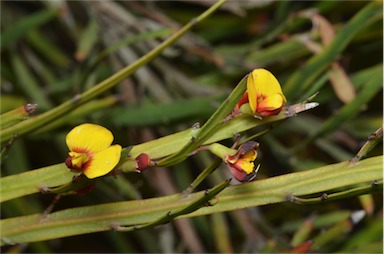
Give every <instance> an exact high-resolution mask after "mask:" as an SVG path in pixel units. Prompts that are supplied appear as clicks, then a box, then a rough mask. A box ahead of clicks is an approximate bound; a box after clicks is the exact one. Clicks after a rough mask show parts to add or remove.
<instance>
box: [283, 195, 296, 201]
mask: <svg viewBox="0 0 384 254" xmlns="http://www.w3.org/2000/svg"><path fill="white" fill-rule="evenodd" d="M284 199H285V200H286V201H288V202H292V203H294V202H296V201H297V197H296V196H295V195H293V194H292V193H287V194H286V195H285V197H284Z"/></svg>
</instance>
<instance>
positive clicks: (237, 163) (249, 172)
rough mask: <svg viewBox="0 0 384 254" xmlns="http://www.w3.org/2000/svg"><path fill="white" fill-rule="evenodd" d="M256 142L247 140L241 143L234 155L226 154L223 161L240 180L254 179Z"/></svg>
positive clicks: (255, 172) (256, 169) (256, 168)
mask: <svg viewBox="0 0 384 254" xmlns="http://www.w3.org/2000/svg"><path fill="white" fill-rule="evenodd" d="M258 146H259V144H258V143H257V142H254V141H248V142H246V143H244V144H243V145H241V146H240V147H239V149H238V150H237V152H236V153H235V154H234V155H227V156H226V157H225V159H224V162H225V163H226V164H227V165H228V166H229V169H230V171H231V173H232V175H233V176H234V177H235V178H236V180H238V181H240V182H250V181H252V180H253V179H255V177H256V174H257V171H258V167H256V166H255V160H256V157H257V151H256V148H257V147H258Z"/></svg>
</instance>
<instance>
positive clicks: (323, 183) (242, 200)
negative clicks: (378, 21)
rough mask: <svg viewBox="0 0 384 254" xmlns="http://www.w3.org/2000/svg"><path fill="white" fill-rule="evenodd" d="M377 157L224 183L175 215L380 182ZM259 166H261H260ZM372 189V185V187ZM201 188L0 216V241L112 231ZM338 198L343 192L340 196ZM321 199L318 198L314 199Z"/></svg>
mask: <svg viewBox="0 0 384 254" xmlns="http://www.w3.org/2000/svg"><path fill="white" fill-rule="evenodd" d="M382 160H383V156H377V157H372V158H369V159H365V160H362V161H360V162H358V163H356V164H351V163H350V162H349V161H344V162H340V163H337V164H332V165H327V166H324V167H320V168H315V169H311V170H307V171H303V172H297V173H290V174H285V175H280V176H276V177H271V178H268V179H263V180H256V181H253V182H250V183H246V184H241V185H236V186H230V187H228V188H226V189H225V190H223V191H222V192H221V193H220V194H219V195H218V196H217V198H218V202H217V204H215V205H214V206H210V207H203V208H200V209H198V210H197V211H195V212H192V213H189V214H186V215H182V216H181V217H194V216H201V215H206V214H213V213H218V212H225V211H232V210H237V209H242V208H247V207H253V206H260V205H266V204H273V203H279V202H284V201H286V200H287V197H290V196H295V197H297V196H303V195H310V194H316V193H322V192H327V191H331V190H333V189H335V188H343V187H344V188H346V189H348V188H353V186H356V185H358V184H365V185H371V183H372V182H373V181H376V180H381V179H382V177H383V174H382ZM261 170H262V168H261ZM372 192H375V186H374V185H372ZM201 195H202V192H197V193H193V194H189V195H185V194H176V195H171V196H165V197H159V198H151V199H146V200H133V201H126V202H116V203H112V204H102V205H96V206H86V207H77V208H72V209H66V210H63V211H58V212H54V213H52V214H48V215H46V216H43V215H42V214H34V215H28V216H22V217H15V218H9V219H3V220H1V222H0V227H1V229H2V242H1V245H5V244H10V243H24V242H34V241H43V240H48V239H56V238H61V237H67V236H73V235H79V234H86V233H92V232H99V231H106V230H112V229H113V225H125V226H130V225H132V226H133V225H141V224H146V223H151V222H153V221H154V218H161V217H162V216H164V214H166V213H168V212H172V211H178V210H179V209H181V208H183V207H187V206H188V205H190V204H191V203H193V202H194V201H195V198H196V197H200V196H201ZM340 198H343V196H340ZM319 202H321V201H319Z"/></svg>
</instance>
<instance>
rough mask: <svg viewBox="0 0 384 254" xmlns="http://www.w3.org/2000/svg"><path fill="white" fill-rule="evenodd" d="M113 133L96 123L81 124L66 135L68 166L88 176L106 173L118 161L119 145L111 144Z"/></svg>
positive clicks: (66, 162)
mask: <svg viewBox="0 0 384 254" xmlns="http://www.w3.org/2000/svg"><path fill="white" fill-rule="evenodd" d="M112 141H113V135H112V133H111V131H109V130H108V129H106V128H104V127H102V126H100V125H96V124H89V123H85V124H81V125H79V126H77V127H75V128H73V129H72V130H71V131H70V132H69V133H68V134H67V137H66V143H67V146H68V148H69V151H70V152H69V157H68V158H67V159H66V160H65V164H66V165H67V167H68V168H70V169H74V170H78V171H82V172H83V173H84V175H85V176H86V177H87V178H89V179H92V178H96V177H99V176H103V175H106V174H108V173H109V172H110V171H112V169H113V168H114V167H115V166H116V165H117V163H119V160H120V156H121V146H120V145H113V146H111V144H112Z"/></svg>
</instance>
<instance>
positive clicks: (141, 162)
mask: <svg viewBox="0 0 384 254" xmlns="http://www.w3.org/2000/svg"><path fill="white" fill-rule="evenodd" d="M135 160H136V162H137V166H136V169H137V170H140V171H144V170H146V169H147V168H148V167H149V166H151V160H150V159H149V155H148V154H146V153H141V154H140V155H139V156H137V157H136V159H135Z"/></svg>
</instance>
